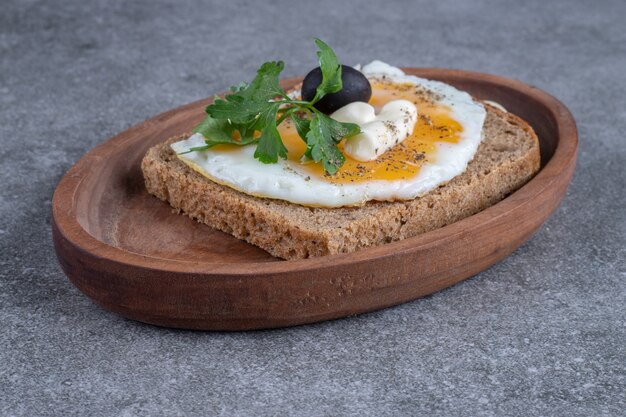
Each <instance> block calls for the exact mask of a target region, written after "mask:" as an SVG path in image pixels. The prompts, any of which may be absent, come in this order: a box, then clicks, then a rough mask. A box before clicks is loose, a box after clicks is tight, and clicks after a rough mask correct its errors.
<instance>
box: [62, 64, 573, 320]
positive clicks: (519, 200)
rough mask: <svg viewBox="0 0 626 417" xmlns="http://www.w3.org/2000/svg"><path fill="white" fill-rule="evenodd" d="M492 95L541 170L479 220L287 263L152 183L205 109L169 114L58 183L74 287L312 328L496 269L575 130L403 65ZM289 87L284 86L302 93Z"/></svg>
mask: <svg viewBox="0 0 626 417" xmlns="http://www.w3.org/2000/svg"><path fill="white" fill-rule="evenodd" d="M405 71H407V73H410V74H415V75H418V76H422V77H425V78H431V79H437V80H442V81H444V82H447V83H449V84H452V85H454V86H456V87H458V88H459V89H462V90H465V91H468V92H469V93H470V94H472V95H474V96H475V97H477V98H479V99H489V100H494V101H497V102H499V103H501V104H502V105H504V106H505V107H506V108H507V109H508V110H509V111H511V112H513V113H514V114H516V115H518V116H521V117H522V118H523V119H525V120H526V121H527V122H528V123H530V124H531V125H532V127H533V128H534V129H535V131H536V133H537V135H538V136H539V140H540V142H541V154H542V169H541V171H540V172H539V174H538V175H537V176H536V177H535V178H534V179H533V180H531V181H530V182H529V183H528V184H527V185H525V186H524V187H523V188H522V189H520V190H518V191H517V192H515V193H513V194H512V195H511V196H509V197H507V198H506V199H504V200H503V201H501V202H500V203H498V204H496V205H494V206H492V207H490V208H488V209H487V210H484V211H482V212H480V213H478V214H476V215H474V216H471V217H468V218H466V219H464V220H462V221H459V222H456V223H454V224H451V225H449V226H446V227H443V228H441V229H438V230H434V231H432V232H429V233H425V234H422V235H420V236H416V237H414V238H410V239H406V240H404V241H400V242H394V243H390V244H387V245H383V246H380V247H376V248H371V249H365V250H362V251H359V252H356V253H353V254H342V255H333V256H327V257H322V258H314V259H305V260H297V261H282V260H279V259H276V258H273V257H271V256H270V255H269V254H267V253H266V252H264V251H263V250H261V249H259V248H257V247H254V246H252V245H249V244H247V243H245V242H243V241H239V240H237V239H235V238H234V237H232V236H230V235H227V234H225V233H222V232H219V231H216V230H213V229H211V228H209V227H207V226H205V225H202V224H199V223H196V222H194V221H192V220H190V219H188V218H187V217H185V216H181V215H177V214H175V213H173V212H172V210H171V208H170V207H169V205H167V204H166V203H164V202H162V201H160V200H157V199H156V198H154V197H152V196H150V195H149V194H148V193H147V192H146V191H145V189H144V185H143V178H142V175H141V171H140V161H141V159H142V157H143V155H144V154H145V152H146V150H147V149H148V148H149V147H150V146H152V145H154V144H156V143H158V142H160V141H163V140H165V139H167V138H169V137H171V136H173V135H177V134H180V133H183V132H185V131H188V130H190V128H191V127H193V126H194V125H195V124H196V123H198V122H199V121H200V120H201V119H202V117H203V109H204V107H205V106H206V105H207V103H208V102H209V101H208V100H202V101H198V102H195V103H191V104H188V105H186V106H182V107H179V108H177V109H174V110H171V111H168V112H165V113H163V114H160V115H158V116H156V117H154V118H152V119H150V120H148V121H146V122H144V123H141V124H139V125H137V126H134V127H132V128H130V129H128V130H127V131H125V132H123V133H120V134H119V135H117V136H116V137H114V138H112V139H110V140H109V141H107V142H105V143H103V144H102V145H100V146H98V147H97V148H95V149H93V150H92V151H90V152H89V153H87V154H86V155H85V156H84V157H83V158H82V159H81V160H79V161H78V163H76V165H74V166H73V167H72V168H71V169H70V170H69V172H68V173H67V174H66V175H65V177H63V179H62V180H61V182H60V183H59V185H58V187H57V190H56V192H55V194H54V199H53V225H52V226H53V238H54V245H55V249H56V252H57V256H58V258H59V261H60V263H61V265H62V267H63V270H64V271H65V273H66V274H67V276H68V277H69V278H70V280H71V281H72V282H73V283H74V285H76V286H77V287H78V288H79V289H80V290H81V291H82V292H84V293H85V294H86V295H87V296H89V297H91V298H92V299H93V300H94V301H95V302H97V303H98V304H99V305H101V306H102V307H104V308H106V309H108V310H111V311H114V312H116V313H119V314H121V315H123V316H126V317H129V318H131V319H135V320H139V321H142V322H146V323H152V324H156V325H160V326H169V327H180V328H188V329H204V330H244V329H260V328H271V327H281V326H291V325H297V324H304V323H312V322H316V321H321V320H328V319H333V318H338V317H344V316H348V315H352V314H357V313H363V312H366V311H372V310H376V309H381V308H384V307H388V306H392V305H395V304H399V303H403V302H406V301H409V300H413V299H416V298H418V297H421V296H424V295H427V294H431V293H433V292H435V291H439V290H441V289H443V288H446V287H448V286H450V285H453V284H455V283H457V282H459V281H461V280H463V279H466V278H468V277H470V276H472V275H474V274H476V273H478V272H480V271H482V270H483V269H485V268H487V267H489V266H490V265H493V264H494V263H496V262H498V261H499V260H501V259H502V258H503V257H505V256H507V255H508V254H510V253H511V252H512V251H513V250H515V249H516V248H517V247H518V246H519V245H520V244H522V243H523V242H524V241H526V240H527V239H528V238H529V237H530V236H531V235H532V234H533V233H534V232H535V231H536V230H537V229H538V228H539V226H540V225H541V224H542V223H543V222H544V221H545V220H546V219H547V218H548V216H549V215H550V214H551V213H552V211H553V210H554V209H555V208H556V207H557V205H558V204H559V201H560V200H561V199H562V198H563V196H564V194H565V191H566V188H567V186H568V184H569V182H570V180H571V177H572V174H573V171H574V166H575V161H576V151H577V145H578V138H577V131H576V125H575V122H574V120H573V118H572V116H571V114H570V112H569V111H568V110H567V109H566V108H565V106H564V105H563V104H561V103H560V102H559V101H558V100H556V99H555V98H553V97H552V96H550V95H548V94H546V93H545V92H543V91H541V90H539V89H537V88H534V87H530V86H528V85H525V84H523V83H520V82H518V81H513V80H510V79H506V78H502V77H497V76H493V75H487V74H481V73H475V72H466V71H457V70H447V69H416V68H406V69H405ZM297 81H298V80H297V79H292V80H286V81H284V82H283V87H285V88H289V87H290V86H293V85H295V83H296V82H297Z"/></svg>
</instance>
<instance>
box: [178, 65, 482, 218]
mask: <svg viewBox="0 0 626 417" xmlns="http://www.w3.org/2000/svg"><path fill="white" fill-rule="evenodd" d="M361 71H362V72H363V73H364V74H365V75H366V76H367V77H368V78H376V77H380V76H383V75H384V76H385V78H386V79H387V80H389V81H391V82H394V83H410V84H414V85H421V86H423V87H424V88H426V89H428V90H431V91H433V92H435V93H438V95H439V96H440V97H441V99H440V100H439V101H438V102H439V103H441V104H444V105H447V106H449V107H450V108H451V109H452V111H451V117H452V118H453V119H454V120H456V121H457V122H459V124H461V125H462V126H463V131H462V132H461V133H460V140H459V141H458V143H445V142H437V143H436V147H437V151H436V154H435V158H432V160H429V161H427V162H425V163H424V164H423V165H422V166H421V169H420V171H419V173H418V174H417V175H416V176H414V177H412V178H408V179H399V180H369V181H364V182H359V183H350V184H338V183H332V182H328V181H325V180H324V178H317V177H314V176H310V175H309V174H307V173H306V171H304V170H302V168H301V166H300V164H299V163H297V162H294V161H289V160H282V159H279V160H278V163H276V164H263V163H261V162H259V161H258V160H256V159H255V158H254V150H255V146H254V145H248V146H242V147H239V148H236V149H234V150H230V151H228V152H218V151H213V150H211V149H209V150H206V151H197V152H190V153H186V154H183V155H178V157H179V158H180V159H181V160H182V161H183V162H185V163H186V164H187V165H189V166H190V167H191V168H192V169H194V170H195V171H197V172H199V173H200V174H202V175H204V176H206V177H208V178H209V179H211V180H213V181H215V182H217V183H219V184H222V185H226V186H228V187H231V188H234V189H236V190H239V191H241V192H244V193H246V194H250V195H253V196H256V197H266V198H274V199H279V200H286V201H289V202H292V203H296V204H301V205H306V206H316V207H341V206H352V205H361V204H363V203H365V202H367V201H370V200H379V201H396V200H411V199H414V198H416V197H419V196H421V195H424V194H426V193H428V192H429V191H431V190H433V189H435V188H436V187H438V186H439V185H441V184H444V183H446V182H448V181H450V180H451V179H452V178H454V177H455V176H457V175H459V174H461V173H463V171H465V169H466V168H467V164H468V163H469V162H470V161H471V160H472V158H473V157H474V154H475V153H476V150H477V149H478V145H479V144H480V142H481V139H482V137H481V132H482V128H483V124H484V121H485V117H486V114H487V113H486V111H485V108H484V107H483V106H482V104H480V103H477V102H475V101H474V100H473V99H472V97H471V96H470V95H469V94H468V93H466V92H464V91H460V90H457V89H456V88H454V87H452V86H450V85H448V84H445V83H443V82H440V81H432V80H426V79H423V78H419V77H415V76H413V75H406V74H404V72H402V70H400V69H399V68H396V67H392V66H391V65H388V64H386V63H384V62H381V61H373V62H372V63H370V64H368V65H365V66H364V67H363V68H362V69H361ZM202 145H204V137H203V136H202V135H200V134H194V135H192V136H191V137H189V138H188V139H186V140H182V141H179V142H176V143H173V144H172V145H171V148H172V149H173V150H174V152H176V153H177V154H180V153H182V152H186V151H188V150H189V149H190V148H192V147H197V146H202Z"/></svg>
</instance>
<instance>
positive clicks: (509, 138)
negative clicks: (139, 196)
mask: <svg viewBox="0 0 626 417" xmlns="http://www.w3.org/2000/svg"><path fill="white" fill-rule="evenodd" d="M485 108H486V109H487V117H486V120H485V124H484V127H483V140H482V142H481V144H480V146H479V148H478V151H477V152H476V155H475V156H474V159H473V160H472V161H471V162H470V163H469V164H468V167H467V169H466V170H465V172H463V173H462V174H461V175H458V176H456V177H455V178H453V179H452V180H451V181H449V182H448V183H447V184H445V185H441V186H439V187H438V188H437V189H435V190H432V191H431V192H429V193H428V194H426V195H424V196H422V197H418V198H416V199H413V200H409V201H396V202H379V201H370V202H367V203H365V204H364V205H363V206H360V207H340V208H313V207H306V206H301V205H298V204H293V203H289V202H286V201H282V200H274V199H268V198H258V197H253V196H250V195H247V194H244V193H242V192H239V191H236V190H234V189H231V188H229V187H226V186H223V185H219V184H217V183H215V182H213V181H211V180H209V179H207V178H206V177H204V176H202V175H200V174H198V173H197V172H195V171H193V170H192V169H190V168H189V167H187V165H185V164H184V163H183V162H181V161H180V160H179V159H178V157H177V156H176V155H175V154H174V152H173V151H172V150H171V148H170V146H169V145H170V144H171V143H173V142H176V141H179V140H182V139H184V138H186V137H188V135H181V136H176V137H173V138H170V139H169V140H167V141H166V142H163V143H161V144H158V145H156V146H154V147H152V148H151V149H150V150H148V152H147V154H146V156H145V157H144V159H143V161H142V164H141V168H142V171H143V175H144V179H145V183H146V188H147V190H148V192H149V193H150V194H153V195H155V196H156V197H158V198H160V199H161V200H163V201H167V202H169V204H170V205H171V206H172V207H174V208H175V209H176V210H178V211H179V212H181V213H184V214H186V215H187V216H189V217H191V218H193V219H195V220H197V221H199V222H202V223H204V224H206V225H208V226H211V227H214V228H216V229H219V230H222V231H224V232H226V233H229V234H231V235H233V236H235V237H237V238H239V239H242V240H245V241H247V242H249V243H251V244H254V245H257V246H259V247H261V248H262V249H264V250H266V251H267V252H269V253H270V254H272V255H273V256H277V257H280V258H283V259H301V258H309V257H318V256H325V255H331V254H337V253H346V252H354V251H356V250H359V249H362V248H365V247H370V246H376V245H381V244H384V243H388V242H393V241H396V240H402V239H406V238H408V237H412V236H415V235H417V234H420V233H424V232H427V231H430V230H433V229H437V228H439V227H442V226H445V225H447V224H450V223H453V222H456V221H458V220H461V219H463V218H465V217H468V216H471V215H472V214H475V213H477V212H479V211H481V210H484V209H486V208H487V207H489V206H491V205H493V204H495V203H497V202H498V201H500V200H502V199H503V198H505V197H506V196H507V195H509V194H511V193H512V192H513V191H515V190H517V189H518V188H520V187H521V186H523V185H524V184H525V183H526V182H528V181H529V180H530V179H531V178H532V177H533V176H534V175H535V174H536V173H537V171H539V167H540V155H539V141H538V139H537V136H536V135H535V132H534V131H533V129H532V128H531V127H530V126H529V125H528V124H527V123H526V122H525V121H523V120H522V119H520V118H519V117H517V116H515V115H513V114H511V113H507V112H503V111H502V110H500V109H497V108H495V107H493V106H490V105H488V104H486V105H485Z"/></svg>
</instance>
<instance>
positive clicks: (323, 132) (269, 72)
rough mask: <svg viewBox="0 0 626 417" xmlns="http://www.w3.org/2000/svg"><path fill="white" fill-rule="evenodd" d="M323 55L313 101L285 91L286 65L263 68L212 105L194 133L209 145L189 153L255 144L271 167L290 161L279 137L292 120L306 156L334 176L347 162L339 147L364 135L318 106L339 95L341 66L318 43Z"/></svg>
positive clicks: (256, 154) (278, 63) (328, 49)
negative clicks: (281, 79)
mask: <svg viewBox="0 0 626 417" xmlns="http://www.w3.org/2000/svg"><path fill="white" fill-rule="evenodd" d="M315 43H316V44H317V47H318V48H319V50H318V51H317V58H318V61H319V65H320V69H321V72H322V81H321V83H320V85H319V86H318V87H317V90H316V94H315V97H314V98H313V100H311V101H305V100H294V99H292V98H290V97H289V96H288V95H287V93H286V92H285V91H284V90H283V89H282V87H281V86H280V83H279V76H280V73H281V72H282V70H283V68H284V66H285V65H284V63H283V62H282V61H270V62H266V63H264V64H263V65H261V68H259V69H258V71H257V75H256V77H255V78H254V79H253V80H252V81H251V82H250V83H242V84H239V85H237V86H233V87H231V88H230V92H229V93H228V94H226V95H225V96H224V98H220V97H216V98H215V100H214V102H213V103H212V104H210V105H209V106H207V108H206V113H207V116H206V117H205V119H204V120H203V121H202V122H201V123H200V124H199V125H198V126H196V127H195V128H194V129H193V132H194V133H200V134H201V135H202V136H204V138H205V145H204V146H199V147H195V148H191V149H190V150H189V152H193V151H201V150H206V149H209V148H211V147H213V146H215V145H219V144H232V145H241V146H243V145H250V144H256V150H255V152H254V157H255V158H256V159H258V160H259V161H261V162H263V163H265V164H270V163H276V162H277V161H278V157H280V158H283V159H286V158H287V148H286V147H285V145H284V144H283V142H282V139H281V138H280V134H279V133H278V125H280V124H281V123H282V122H284V121H285V120H286V119H287V118H288V117H290V118H291V119H292V120H293V122H294V125H295V127H296V130H297V132H298V135H299V136H300V138H302V140H303V141H304V142H305V143H306V151H305V153H304V155H303V156H302V157H303V158H305V159H307V158H308V159H312V160H313V161H315V162H318V163H319V162H321V163H322V165H323V167H324V170H325V171H326V172H327V173H329V174H334V173H336V172H337V170H338V169H339V168H340V167H341V166H342V165H343V163H344V162H345V157H344V155H343V154H342V153H341V151H340V150H339V148H338V147H337V144H338V143H339V142H340V141H341V140H342V139H343V138H345V137H349V136H352V135H356V134H357V133H359V132H360V128H359V126H358V125H356V124H354V123H342V122H338V121H336V120H333V119H332V118H330V117H329V116H327V115H325V114H324V113H322V112H320V111H319V110H317V109H316V108H315V107H314V104H315V103H316V102H318V101H319V100H321V99H322V98H323V97H324V96H325V95H327V94H332V93H336V92H338V91H340V90H341V89H342V87H343V85H342V82H341V65H340V63H339V60H338V59H337V56H336V55H335V52H334V51H333V50H332V49H331V47H330V46H328V45H327V44H325V43H324V42H322V41H321V40H319V39H315Z"/></svg>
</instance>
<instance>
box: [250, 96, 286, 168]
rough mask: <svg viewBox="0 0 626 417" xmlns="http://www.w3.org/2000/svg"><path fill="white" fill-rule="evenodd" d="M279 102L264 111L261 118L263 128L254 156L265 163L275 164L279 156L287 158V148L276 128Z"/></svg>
mask: <svg viewBox="0 0 626 417" xmlns="http://www.w3.org/2000/svg"><path fill="white" fill-rule="evenodd" d="M278 106H279V105H278V104H275V105H274V106H273V107H272V108H271V109H269V111H267V112H266V113H264V114H263V115H262V116H261V118H260V119H259V120H263V122H264V123H263V128H262V130H261V136H260V137H259V144H258V146H257V147H256V150H255V151H254V157H255V158H256V159H258V160H259V161H261V162H263V163H264V164H273V163H276V162H277V161H278V156H280V157H281V158H283V159H287V148H285V145H284V144H283V141H282V139H281V138H280V133H278V129H277V128H276V113H277V112H278Z"/></svg>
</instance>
